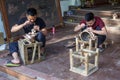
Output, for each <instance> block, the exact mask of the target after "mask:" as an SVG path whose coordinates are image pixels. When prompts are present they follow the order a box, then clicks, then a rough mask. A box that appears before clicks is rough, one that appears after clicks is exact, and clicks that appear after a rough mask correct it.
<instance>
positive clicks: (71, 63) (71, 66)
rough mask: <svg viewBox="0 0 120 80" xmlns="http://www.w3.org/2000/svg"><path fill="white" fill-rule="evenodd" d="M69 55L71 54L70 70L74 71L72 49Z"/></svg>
mask: <svg viewBox="0 0 120 80" xmlns="http://www.w3.org/2000/svg"><path fill="white" fill-rule="evenodd" d="M69 53H70V69H72V68H73V57H72V53H73V50H72V49H70V50H69Z"/></svg>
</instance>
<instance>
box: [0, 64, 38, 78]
mask: <svg viewBox="0 0 120 80" xmlns="http://www.w3.org/2000/svg"><path fill="white" fill-rule="evenodd" d="M0 71H2V72H4V73H7V74H9V75H11V76H14V77H16V78H18V79H19V80H36V78H35V77H32V76H27V75H24V74H22V73H18V72H16V71H13V70H11V69H9V68H6V67H3V66H0Z"/></svg>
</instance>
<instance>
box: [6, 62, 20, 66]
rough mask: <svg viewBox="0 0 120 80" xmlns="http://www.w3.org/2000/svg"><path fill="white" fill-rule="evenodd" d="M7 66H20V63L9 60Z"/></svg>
mask: <svg viewBox="0 0 120 80" xmlns="http://www.w3.org/2000/svg"><path fill="white" fill-rule="evenodd" d="M5 66H7V67H18V66H20V63H13V62H12V61H7V63H6V64H5Z"/></svg>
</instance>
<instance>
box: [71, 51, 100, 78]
mask: <svg viewBox="0 0 120 80" xmlns="http://www.w3.org/2000/svg"><path fill="white" fill-rule="evenodd" d="M98 55H99V50H98V49H96V51H92V50H88V49H81V50H80V51H75V52H73V50H72V49H70V71H72V72H75V73H78V74H81V75H83V76H89V75H90V74H92V73H94V72H95V71H97V70H98ZM76 59H78V61H76V62H75V60H76ZM91 59H92V60H93V61H94V62H91Z"/></svg>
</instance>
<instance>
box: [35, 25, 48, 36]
mask: <svg viewBox="0 0 120 80" xmlns="http://www.w3.org/2000/svg"><path fill="white" fill-rule="evenodd" d="M39 28H40V27H39V26H38V25H35V26H34V29H35V30H36V31H40V32H42V33H43V34H44V35H45V36H46V35H47V29H46V28H42V29H41V30H39Z"/></svg>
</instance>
